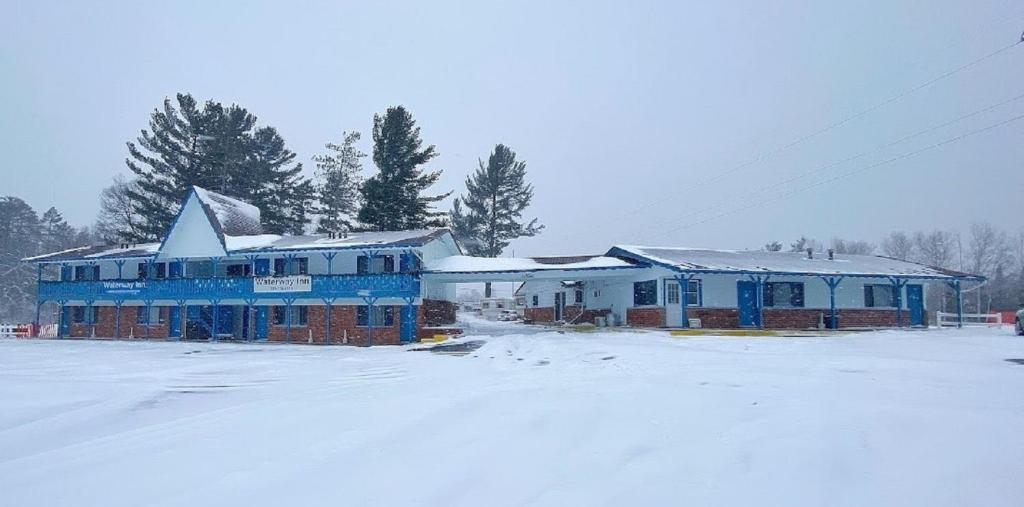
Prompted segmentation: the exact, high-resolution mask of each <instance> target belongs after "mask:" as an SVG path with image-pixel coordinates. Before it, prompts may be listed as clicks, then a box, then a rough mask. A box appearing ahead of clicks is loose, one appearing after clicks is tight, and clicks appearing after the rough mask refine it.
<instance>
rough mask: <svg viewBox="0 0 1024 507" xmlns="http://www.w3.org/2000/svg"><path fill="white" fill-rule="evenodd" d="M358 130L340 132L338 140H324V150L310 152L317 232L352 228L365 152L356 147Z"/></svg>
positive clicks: (357, 207)
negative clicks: (315, 195) (313, 166)
mask: <svg viewBox="0 0 1024 507" xmlns="http://www.w3.org/2000/svg"><path fill="white" fill-rule="evenodd" d="M359 138H360V134H359V132H343V133H342V141H341V144H334V143H327V144H326V145H325V147H326V148H327V150H328V153H326V154H324V155H315V156H313V161H314V162H316V167H317V171H316V176H317V178H318V180H319V181H318V185H317V188H316V193H317V197H318V198H319V200H320V208H319V210H318V211H319V214H320V220H319V222H318V224H317V232H321V233H324V232H340V231H349V230H352V229H353V227H354V226H355V216H356V214H357V213H358V212H359V204H360V193H359V188H360V187H361V186H362V184H363V181H362V176H361V175H360V173H361V172H362V170H363V163H362V161H361V160H360V159H362V158H363V157H365V156H366V154H365V153H363V152H361V151H359V148H356V143H357V142H358V141H359Z"/></svg>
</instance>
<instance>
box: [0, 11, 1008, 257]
mask: <svg viewBox="0 0 1024 507" xmlns="http://www.w3.org/2000/svg"><path fill="white" fill-rule="evenodd" d="M3 3H4V5H3V9H2V12H3V16H2V18H0V33H3V36H2V40H0V76H3V78H2V79H0V96H2V99H0V151H2V152H3V153H4V156H3V165H2V166H0V167H2V169H0V171H2V173H3V177H2V178H0V194H13V195H17V196H19V197H22V198H23V199H25V200H26V201H28V202H29V203H30V204H31V205H32V206H33V207H35V208H37V209H39V210H42V209H45V208H46V207H48V206H51V205H55V206H57V207H58V209H60V210H61V211H63V212H64V213H65V216H66V217H67V218H68V219H69V221H70V222H72V223H73V224H76V225H85V224H88V223H91V222H92V220H93V218H94V217H95V214H96V210H97V195H98V193H99V191H100V190H101V189H102V188H103V187H104V186H106V185H107V184H109V182H110V178H111V177H112V176H113V175H114V174H116V173H125V174H127V169H126V168H125V165H124V158H125V156H126V153H127V151H126V148H125V141H128V140H130V139H133V138H134V137H135V136H136V135H137V134H138V131H139V130H140V129H142V128H145V127H146V125H147V121H148V116H149V113H150V112H151V111H152V109H153V108H154V107H157V106H158V105H160V103H161V101H162V100H163V98H164V97H165V96H171V95H173V94H174V93H176V92H179V91H187V92H191V93H192V94H193V95H195V96H196V97H197V98H198V99H203V100H205V99H215V100H218V101H221V102H225V103H231V102H235V103H238V104H240V105H243V106H245V107H246V108H248V109H249V111H251V112H253V113H254V114H256V115H257V116H258V117H259V119H260V122H261V123H262V124H269V125H273V126H274V127H276V128H277V129H278V130H279V131H280V133H281V134H282V135H283V136H284V137H285V139H286V140H287V142H288V145H289V147H290V148H291V149H292V150H293V151H295V152H297V153H298V156H299V158H300V159H301V160H302V161H303V162H304V165H305V166H306V170H307V172H309V173H310V174H311V173H312V167H313V164H312V163H311V162H310V157H311V156H312V155H313V154H315V153H317V152H318V151H319V150H320V149H321V147H322V145H323V144H324V143H325V142H328V141H334V140H337V139H338V138H339V137H340V133H341V131H342V130H359V131H361V132H363V133H364V146H363V148H364V151H367V152H369V151H370V142H369V129H370V126H371V122H372V116H373V114H374V113H376V112H381V111H383V110H384V109H385V108H387V107H388V106H391V105H397V104H404V105H405V106H406V107H408V108H409V109H410V110H411V111H412V113H413V115H414V117H415V118H416V119H417V121H418V122H419V124H420V126H421V127H422V134H423V139H424V141H425V142H426V143H432V144H436V145H437V148H438V150H439V152H440V153H441V156H439V157H438V158H437V159H435V160H434V161H433V162H432V163H431V167H432V168H435V169H444V176H443V177H442V179H441V181H440V183H439V184H438V185H436V187H435V189H436V191H438V192H441V191H446V190H451V189H454V190H456V193H459V192H462V191H463V190H464V187H463V179H464V178H465V176H466V175H467V174H468V173H469V172H471V171H472V170H473V169H474V168H475V166H476V160H477V158H478V157H486V155H487V154H488V153H489V152H490V150H491V149H492V148H493V146H494V144H495V143H498V142H502V143H505V144H508V145H510V146H511V147H512V148H513V149H515V150H516V151H517V152H518V154H519V155H520V157H521V158H523V159H525V160H526V161H527V168H528V171H529V178H530V180H531V181H532V183H533V184H534V186H535V187H536V190H535V198H534V204H533V206H532V208H531V209H530V210H529V211H530V213H531V215H536V216H538V217H540V218H541V220H542V222H543V223H545V224H546V225H547V229H546V230H545V232H544V233H543V234H542V235H541V236H539V237H537V238H531V239H524V240H520V241H517V242H516V243H514V244H513V248H515V251H516V254H517V255H540V254H549V253H552V254H553V253H591V252H601V251H603V250H604V249H606V248H607V247H608V246H609V245H611V244H613V243H648V244H666V245H679V246H709V247H721V248H744V247H750V248H756V247H760V246H761V245H762V244H764V243H765V242H766V241H769V240H772V239H778V240H781V241H783V242H788V241H791V240H793V239H795V238H796V237H798V236H800V235H801V234H804V235H809V236H814V237H817V238H819V239H827V238H829V237H833V236H839V237H844V238H849V239H867V240H871V241H877V240H879V239H880V238H881V236H882V235H884V234H885V233H887V232H888V231H890V230H893V229H908V230H912V229H918V228H935V227H941V228H950V229H965V228H966V227H967V225H968V224H970V223H971V222H973V221H980V220H989V221H992V222H993V223H995V224H997V225H999V226H1000V227H1001V228H1004V229H1008V230H1016V229H1017V228H1019V227H1020V224H1021V217H1022V216H1024V213H1022V211H1024V204H1022V202H1024V200H1022V198H1024V170H1022V163H1021V161H1022V158H1024V157H1022V154H1024V143H1022V142H1021V141H1022V140H1024V121H1018V122H1014V123H1011V124H1008V125H1006V126H1004V127H1002V128H999V129H995V130H992V131H989V132H987V133H984V134H979V135H977V136H974V137H971V138H968V139H965V140H963V141H960V142H956V143H952V144H949V145H947V146H944V147H941V148H938V149H935V150H932V151H928V152H925V153H922V154H921V155H918V156H915V157H912V158H907V159H904V160H901V161H899V162H896V163H893V164H888V165H884V166H881V167H877V168H874V169H871V170H867V171H864V172H861V173H857V174H854V175H852V176H850V177H847V178H843V179H839V180H837V181H834V182H830V183H825V184H822V185H820V186H817V187H814V188H810V189H808V190H806V191H798V189H802V188H805V187H807V186H808V185H811V184H814V183H815V182H819V181H822V180H825V179H828V178H829V177H833V176H835V175H837V174H841V173H844V172H848V171H851V170H854V169H857V168H858V167H864V166H867V165H870V164H872V163H876V162H879V161H882V160H885V159H887V158H891V157H894V156H898V155H901V154H904V153H907V152H911V151H914V150H916V149H919V148H922V147H925V146H928V145H931V144H934V143H936V142H939V141H942V140H944V139H947V138H950V137H954V136H957V135H959V134H963V133H966V132H969V131H971V130H975V129H978V128H981V127H985V126H987V125H990V124H993V123H997V122H999V121H1002V120H1005V119H1008V118H1011V117H1014V116H1016V115H1020V114H1024V99H1022V100H1018V101H1016V102H1014V103H1011V104H1009V105H1006V106H1003V107H1000V108H997V109H994V110H992V111H991V112H988V113H985V114H980V115H977V116H975V117H972V118H970V119H969V120H966V121H963V122H960V123H957V124H954V125H950V126H948V127H946V128H943V129H940V130H937V131H935V132H931V133H928V134H926V135H922V136H920V137H917V138H915V139H912V140H910V141H908V142H905V143H901V144H899V145H896V146H892V147H889V148H887V149H884V150H880V151H878V150H875V148H876V147H878V146H880V145H884V144H886V143H891V142H892V141H895V140H897V139H899V138H901V137H903V136H906V135H908V134H911V133H913V132H915V131H918V130H922V129H926V128H929V127H932V126H935V125H938V124H941V123H944V122H946V121H949V120H952V119H954V118H956V117H958V116H961V115H964V114H967V113H970V112H972V111H975V110H978V109H981V108H984V107H986V106H989V105H991V104H995V103H998V102H1001V101H1003V100H1006V99H1009V98H1012V97H1015V96H1017V95H1020V94H1022V93H1024V44H1021V45H1019V46H1016V47H1014V48H1013V49H1010V50H1008V51H1006V52H1004V53H1002V54H1000V55H998V56H996V57H993V58H991V59H989V60H986V61H985V62H982V63H981V64H979V65H976V66H974V67H972V68H970V69H968V70H965V71H963V72H960V73H958V74H956V75H954V76H952V77H950V78H948V79H945V80H942V81H940V82H937V83H936V84H934V85H932V86H929V87H927V88H924V89H922V90H920V91H917V92H915V93H913V94H910V95H908V96H906V97H905V98H903V99H901V100H898V101H896V102H894V103H892V104H889V105H887V106H885V107H882V108H879V109H877V110H875V111H873V112H871V113H870V114H867V115H864V116H863V117H860V118H857V119H855V120H853V121H850V122H848V123H845V124H844V125H842V126H841V127H838V128H835V129H832V130H830V131H828V132H826V133H825V134H822V135H820V136H817V137H814V138H812V139H809V140H807V141H805V142H802V143H800V144H798V145H797V146H794V147H793V148H791V149H788V150H785V151H782V152H778V151H777V148H779V147H781V146H784V145H786V144H788V143H791V142H792V141H794V140H797V139H800V138H801V137H803V136H805V135H807V134H810V133H812V132H814V131H817V130H819V129H820V128H822V127H824V126H826V125H829V124H831V123H833V122H836V121H838V120H842V119H843V118H846V117H848V116H850V115H853V114H855V113H857V112H859V111H862V110H864V109H866V108H869V107H871V106H874V105H876V104H878V103H880V102H882V101H884V100H886V99H888V98H890V97H893V96H895V95H898V94H899V93H901V92H904V91H906V90H908V89H911V88H914V87H916V86H918V85H920V84H922V83H925V82H926V81H928V80H930V79H932V78H934V77H936V76H939V75H941V74H943V73H944V72H946V71H948V70H950V69H953V68H956V67H957V66H959V65H962V64H964V63H967V62H970V61H972V60H974V59H976V58H978V57H981V56H984V55H986V54H988V53H991V52H992V51H995V50H996V49H998V48H1000V47H1003V46H1005V45H1007V44H1010V43H1013V42H1015V41H1017V40H1019V39H1020V36H1021V31H1022V30H1024V7H1022V6H1021V5H1020V4H1019V2H1015V1H992V2H981V1H972V2H964V1H962V0H961V1H943V2H937V1H919V2H890V1H880V2H873V3H871V4H872V5H869V2H791V3H785V4H783V3H774V4H770V3H769V2H749V3H739V2H734V3H725V2H692V3H690V4H683V3H675V2H673V3H669V2H664V3H658V2H653V3H651V2H643V3H641V2H621V1H620V2H610V3H600V4H599V3H597V2H572V3H570V2H565V3H558V4H557V5H549V3H548V2H537V3H516V4H512V3H508V4H502V5H479V3H478V2H465V3H441V2H423V3H408V4H406V3H399V2H389V3H386V5H379V4H381V3H379V2H358V3H350V4H345V3H343V2H323V3H313V2H308V3H305V2H288V3H285V2H279V5H272V4H269V3H268V4H257V3H255V2H244V3H243V2H236V3H231V2H195V3H188V2H176V3H173V4H172V3H170V2H168V3H164V2H138V1H132V2H123V3H115V2H103V3H101V2H74V3H72V2H68V3H58V2H6V1H5V2H3ZM488 4H489V3H488ZM551 4H553V2H552V3H551ZM863 152H868V154H867V155H865V156H863V157H861V158H858V159H857V160H855V161H853V162H849V163H846V164H842V165H838V166H835V167H832V168H830V169H823V170H821V171H820V172H817V173H815V176H813V177H808V178H804V179H799V180H797V181H794V182H792V183H790V184H787V185H783V186H780V187H778V188H773V187H772V185H773V184H778V182H780V181H785V180H786V179H788V178H791V177H794V176H795V175H799V174H801V173H804V172H807V171H810V170H816V169H819V168H822V167H823V166H827V165H829V164H831V163H833V162H835V161H838V160H843V159H846V158H848V157H851V156H854V155H857V154H860V153H863ZM766 154H772V155H770V156H768V157H765V155H766ZM759 158H766V160H761V161H759V162H757V163H754V164H750V165H747V166H745V167H742V168H740V169H734V168H736V167H737V166H739V165H741V164H744V163H747V162H749V161H751V160H757V159H759ZM367 164H368V166H367V173H368V174H370V173H371V172H372V171H373V167H372V162H370V161H369V160H367ZM709 178H715V180H714V181H712V182H710V183H706V184H700V183H701V182H706V181H707V180H708V179H709ZM787 193H791V195H788V196H780V195H781V194H787ZM769 199H770V200H769ZM723 200H724V201H725V202H724V203H723ZM762 200H769V201H767V202H763V203H761V201H762ZM758 203H760V204H758ZM449 206H450V204H449V203H445V204H444V207H445V208H446V209H447V208H448V207H449ZM709 206H714V209H713V211H710V212H706V211H705V212H701V210H704V209H706V208H708V207H709ZM744 207H747V208H749V209H739V208H744ZM722 213H726V215H725V216H718V215H720V214H722Z"/></svg>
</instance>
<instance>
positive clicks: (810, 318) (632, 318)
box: [524, 306, 910, 329]
mask: <svg viewBox="0 0 1024 507" xmlns="http://www.w3.org/2000/svg"><path fill="white" fill-rule="evenodd" d="M580 311H581V307H579V306H567V307H565V316H566V320H567V321H571V320H572V319H573V317H575V316H576V315H578V314H579V313H580ZM583 312H584V316H582V317H580V319H579V320H576V321H575V322H577V323H579V322H591V323H592V322H593V319H594V317H598V316H603V315H607V314H608V313H610V310H595V309H588V310H583ZM823 315H824V318H825V319H826V322H827V319H828V316H829V311H828V310H827V309H825V310H822V309H816V308H803V309H800V308H790V309H778V308H765V309H764V327H765V328H768V329H817V328H818V324H819V322H820V319H821V318H822V316H823ZM838 315H839V327H840V328H851V327H895V326H896V310H886V309H868V308H865V309H840V310H838ZM524 316H525V317H526V319H527V320H529V321H532V322H544V323H548V322H553V321H554V319H555V309H554V308H552V307H534V308H527V309H526V310H525V314H524ZM687 316H688V318H691V319H700V322H701V327H703V328H707V329H735V328H738V327H739V319H740V312H739V310H737V309H735V308H690V309H689V310H688V311H687ZM909 321H910V312H909V311H908V310H903V325H907V323H908V322H909ZM626 325H629V326H634V327H665V309H664V308H662V307H642V308H627V309H626Z"/></svg>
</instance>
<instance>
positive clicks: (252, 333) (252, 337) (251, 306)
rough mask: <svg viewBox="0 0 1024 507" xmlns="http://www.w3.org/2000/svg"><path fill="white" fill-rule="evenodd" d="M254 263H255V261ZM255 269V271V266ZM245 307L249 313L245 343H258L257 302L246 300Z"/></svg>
mask: <svg viewBox="0 0 1024 507" xmlns="http://www.w3.org/2000/svg"><path fill="white" fill-rule="evenodd" d="M253 262H255V259H253ZM253 269H255V266H254V267H253ZM253 273H255V271H253ZM245 307H246V308H247V311H248V312H249V318H248V319H246V323H245V341H247V342H253V341H256V300H255V299H253V298H249V299H246V300H245Z"/></svg>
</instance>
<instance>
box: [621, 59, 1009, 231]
mask: <svg viewBox="0 0 1024 507" xmlns="http://www.w3.org/2000/svg"><path fill="white" fill-rule="evenodd" d="M1022 42H1024V40H1021V41H1017V42H1014V43H1012V44H1008V45H1006V46H1003V47H1001V48H999V49H996V50H995V51H992V52H990V53H988V54H986V55H984V56H981V57H979V58H975V59H974V60H971V61H969V62H967V63H965V64H962V65H960V66H958V67H955V68H953V69H951V70H949V71H946V72H944V73H942V74H940V75H938V76H936V77H933V78H931V79H929V80H928V81H925V82H924V83H921V84H919V85H917V86H914V87H912V88H909V89H907V90H904V91H902V92H900V93H897V94H896V95H893V96H891V97H889V98H887V99H885V100H882V101H881V102H878V103H875V104H874V105H871V106H869V107H867V108H865V109H862V110H860V111H858V112H856V113H853V114H851V115H849V116H846V117H844V118H841V119H839V120H837V121H835V122H833V123H830V124H828V125H826V126H824V127H822V128H820V129H818V130H815V131H814V132H811V133H809V134H806V135H804V136H802V137H800V138H797V139H796V140H794V141H791V142H789V143H787V144H785V145H783V146H781V147H778V148H775V149H774V150H770V151H768V152H765V153H763V154H761V155H759V156H757V157H755V158H753V159H751V160H748V161H746V162H743V163H741V164H739V165H736V166H733V167H731V168H729V169H727V170H725V171H723V172H720V173H717V174H715V175H713V176H711V177H709V178H705V179H703V180H698V181H696V182H693V183H687V188H690V189H692V188H697V187H700V186H703V185H707V184H708V183H713V182H715V181H718V180H720V179H722V178H724V177H725V176H728V175H730V174H733V173H735V172H737V171H739V170H741V169H744V168H747V167H750V166H752V165H754V164H757V163H759V162H763V161H765V160H768V159H770V158H772V157H774V156H776V155H778V154H780V153H783V152H785V151H787V150H789V149H792V148H794V147H796V146H799V145H800V144H803V143H805V142H807V141H809V140H811V139H813V138H815V137H817V136H820V135H821V134H824V133H826V132H828V131H831V130H834V129H836V128H839V127H841V126H843V125H845V124H847V123H849V122H851V121H853V120H855V119H858V118H862V117H864V116H866V115H868V114H870V113H872V112H874V111H877V110H878V109H881V108H883V107H885V106H887V105H889V104H892V103H894V102H897V101H899V100H901V99H903V98H906V97H907V96H909V95H911V94H914V93H916V92H918V91H921V90H923V89H925V88H927V87H929V86H932V85H934V84H935V83H938V82H939V81H942V80H944V79H947V78H949V77H951V76H954V75H956V74H958V73H960V72H963V71H965V70H967V69H970V68H972V67H975V66H977V65H979V64H981V63H983V62H985V61H987V60H989V59H992V58H994V57H996V56H998V55H1000V54H1002V53H1004V52H1006V51H1009V50H1010V49H1012V48H1014V47H1016V46H1018V45H1020V44H1021V43H1022ZM676 198H677V196H675V195H669V196H666V197H664V198H662V199H658V200H653V201H648V202H647V203H646V204H643V205H641V206H638V207H636V208H634V209H633V210H632V211H629V212H626V213H623V214H620V215H618V216H617V217H619V219H620V220H624V219H627V218H629V217H632V216H634V215H636V214H638V213H640V212H642V211H645V210H647V209H649V208H651V207H652V206H657V205H659V204H662V203H665V202H668V201H670V200H672V199H676Z"/></svg>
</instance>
